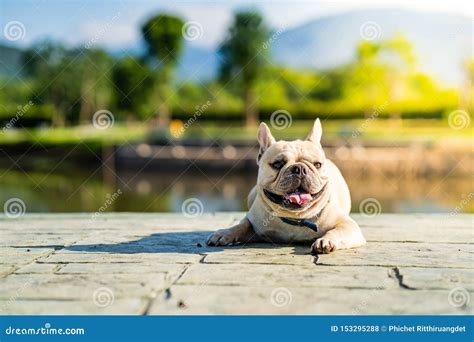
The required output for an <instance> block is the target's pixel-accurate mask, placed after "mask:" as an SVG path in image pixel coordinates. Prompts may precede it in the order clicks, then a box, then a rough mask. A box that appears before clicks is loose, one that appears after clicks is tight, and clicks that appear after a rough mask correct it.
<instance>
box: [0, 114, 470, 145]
mask: <svg viewBox="0 0 474 342" xmlns="http://www.w3.org/2000/svg"><path fill="white" fill-rule="evenodd" d="M182 125H183V122H181V121H173V123H172V125H171V127H172V129H171V131H170V130H169V129H166V128H165V129H162V130H158V131H152V130H151V129H150V127H149V126H147V125H144V124H140V123H133V124H125V123H116V124H115V125H114V126H113V127H111V128H107V129H104V130H100V129H97V128H95V127H93V126H76V127H66V128H49V127H48V128H35V129H9V130H6V131H4V132H2V131H0V145H15V144H20V143H25V144H28V143H34V142H38V143H40V144H43V145H53V146H57V145H71V144H77V143H80V142H83V143H86V144H91V145H93V144H120V143H124V142H127V141H128V142H131V143H137V142H144V141H148V140H149V139H150V137H151V136H153V141H163V140H165V141H166V140H168V139H171V140H176V141H179V140H183V139H191V138H192V139H203V140H208V139H220V140H225V139H237V140H255V136H256V128H255V129H246V128H244V127H243V126H242V125H241V124H237V123H225V122H206V121H202V122H199V121H196V122H194V123H192V124H191V125H190V126H189V127H188V128H186V129H184V127H183V128H181V127H182ZM311 125H312V122H310V121H295V122H293V123H292V124H291V126H289V127H287V128H284V129H281V130H278V129H276V128H274V127H272V126H271V125H270V124H269V126H270V128H271V129H272V132H273V133H274V135H275V137H276V138H278V139H295V138H304V137H305V136H306V134H307V133H308V131H309V129H310V127H311ZM323 129H324V134H323V137H324V138H325V139H326V140H339V139H345V140H349V141H351V140H352V141H361V142H363V143H364V142H365V143H368V142H370V143H377V142H380V143H383V142H400V143H403V142H413V141H418V142H425V143H440V142H449V143H455V144H460V145H465V146H467V145H471V144H472V136H473V129H472V126H469V127H466V128H464V129H458V130H456V129H453V128H451V127H450V126H449V125H448V123H447V121H441V120H403V121H393V120H350V121H324V122H323ZM172 133H174V134H172Z"/></svg>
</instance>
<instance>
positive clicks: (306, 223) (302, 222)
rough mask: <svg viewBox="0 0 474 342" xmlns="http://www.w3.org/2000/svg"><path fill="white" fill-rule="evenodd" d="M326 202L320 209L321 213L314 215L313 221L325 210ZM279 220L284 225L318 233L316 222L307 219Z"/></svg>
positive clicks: (281, 218) (282, 218)
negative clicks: (305, 228)
mask: <svg viewBox="0 0 474 342" xmlns="http://www.w3.org/2000/svg"><path fill="white" fill-rule="evenodd" d="M329 201H330V200H328V201H327V202H326V204H325V205H324V207H323V208H322V209H321V211H320V212H319V213H318V214H317V215H316V217H315V218H314V221H316V220H317V219H318V218H319V216H321V214H322V212H323V210H324V209H326V207H327V205H328V204H329ZM278 218H279V219H280V220H282V221H283V222H284V223H288V224H291V225H292V226H300V227H307V228H309V229H311V230H313V231H315V232H318V231H319V227H318V224H317V223H316V222H313V221H312V220H308V219H294V218H289V217H278Z"/></svg>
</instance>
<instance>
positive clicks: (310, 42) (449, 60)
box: [179, 9, 473, 84]
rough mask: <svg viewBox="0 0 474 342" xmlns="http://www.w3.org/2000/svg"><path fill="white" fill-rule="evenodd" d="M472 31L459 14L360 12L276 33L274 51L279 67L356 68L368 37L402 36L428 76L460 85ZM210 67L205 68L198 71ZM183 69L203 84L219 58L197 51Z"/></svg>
mask: <svg viewBox="0 0 474 342" xmlns="http://www.w3.org/2000/svg"><path fill="white" fill-rule="evenodd" d="M472 25H473V20H472V19H470V18H468V17H463V16H459V15H454V14H443V13H426V12H416V11H410V10H390V9H386V10H360V11H352V12H347V13H342V14H338V15H334V16H329V17H323V18H318V19H315V20H313V21H311V22H308V23H306V24H304V25H301V26H298V27H294V28H291V29H288V30H282V31H279V30H278V28H275V29H274V35H273V39H272V41H269V42H268V46H269V49H270V51H271V55H272V58H273V60H275V61H276V63H278V64H281V65H286V66H291V67H293V68H296V69H303V70H305V69H318V70H321V69H327V68H332V67H336V66H340V65H343V64H345V63H348V62H350V61H351V60H352V59H353V58H354V57H355V52H356V48H357V44H358V43H359V42H360V41H361V40H362V39H363V38H362V36H363V35H365V37H368V38H375V40H381V39H389V38H391V37H393V36H394V35H395V34H397V33H401V34H403V35H404V36H405V37H406V38H407V39H408V40H409V41H410V42H411V43H412V44H413V47H414V51H415V54H416V56H417V57H418V60H417V63H418V67H419V68H420V69H421V70H422V71H425V72H427V73H428V74H430V75H432V76H434V77H435V78H436V79H439V80H441V81H444V82H448V83H450V84H456V83H460V82H461V81H462V79H463V70H462V63H463V62H464V61H465V60H466V59H467V58H473V56H472V48H473V28H472V27H473V26H472ZM361 31H362V32H363V33H361ZM205 61H207V63H206V65H205V67H201V68H200V69H196V68H194V65H202V63H203V62H205ZM187 63H189V64H187ZM181 64H182V67H180V71H179V74H180V75H181V77H183V78H187V77H191V75H194V76H193V77H194V78H198V79H201V80H202V79H206V78H209V77H211V76H212V75H215V74H216V72H217V68H218V57H217V54H216V52H215V51H212V50H205V49H201V48H193V47H192V45H191V46H188V48H187V49H185V53H184V55H183V58H182V63H181ZM191 65H193V67H191Z"/></svg>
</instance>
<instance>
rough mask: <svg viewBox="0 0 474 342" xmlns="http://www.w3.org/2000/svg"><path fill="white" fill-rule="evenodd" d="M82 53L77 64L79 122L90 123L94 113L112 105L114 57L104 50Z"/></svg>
mask: <svg viewBox="0 0 474 342" xmlns="http://www.w3.org/2000/svg"><path fill="white" fill-rule="evenodd" d="M78 53H80V57H79V58H78V60H77V61H76V62H75V65H76V67H77V68H79V70H80V79H79V83H80V99H79V103H80V109H79V114H78V116H79V122H84V123H90V122H91V119H92V116H93V114H94V113H95V112H96V111H98V110H100V109H107V108H109V107H110V103H111V96H112V88H113V86H112V82H111V81H110V77H111V69H112V65H113V64H112V63H113V59H112V57H111V56H110V55H108V54H107V52H105V51H104V50H101V49H91V50H86V51H82V52H78Z"/></svg>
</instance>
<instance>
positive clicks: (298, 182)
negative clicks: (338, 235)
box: [257, 119, 328, 216]
mask: <svg viewBox="0 0 474 342" xmlns="http://www.w3.org/2000/svg"><path fill="white" fill-rule="evenodd" d="M321 135H322V128H321V122H320V121H319V119H316V121H315V122H314V125H313V128H312V130H311V132H310V133H309V135H308V137H307V138H306V140H295V141H275V139H274V138H273V136H272V134H271V132H270V130H269V128H268V126H267V125H266V124H264V123H261V124H260V127H259V129H258V142H259V144H260V152H259V155H258V157H257V164H258V165H259V170H258V180H257V189H258V192H259V195H260V196H261V197H262V199H263V201H264V202H266V203H267V204H268V205H269V206H270V207H271V208H272V209H273V210H274V211H276V212H279V213H282V212H283V214H286V215H288V216H301V215H302V214H303V213H306V212H311V211H312V210H311V209H312V208H315V207H316V206H317V205H318V204H319V202H320V201H321V200H322V199H323V197H324V196H323V195H324V194H325V192H326V191H325V190H326V187H327V183H328V176H327V165H326V157H325V155H324V151H323V149H322V146H321Z"/></svg>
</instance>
